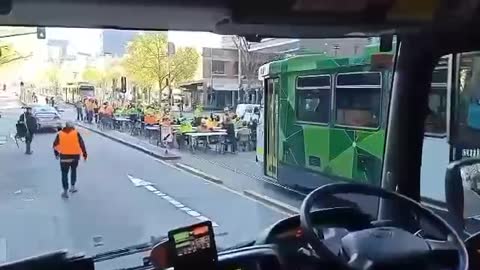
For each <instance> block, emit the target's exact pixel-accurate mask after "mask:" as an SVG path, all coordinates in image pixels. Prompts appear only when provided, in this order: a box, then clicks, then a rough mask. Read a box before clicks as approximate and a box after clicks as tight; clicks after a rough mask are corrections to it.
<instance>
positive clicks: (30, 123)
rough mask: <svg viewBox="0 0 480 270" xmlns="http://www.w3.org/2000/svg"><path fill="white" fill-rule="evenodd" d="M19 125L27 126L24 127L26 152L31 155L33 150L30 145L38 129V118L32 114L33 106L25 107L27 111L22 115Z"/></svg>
mask: <svg viewBox="0 0 480 270" xmlns="http://www.w3.org/2000/svg"><path fill="white" fill-rule="evenodd" d="M17 125H20V126H22V125H23V126H24V127H25V129H23V130H24V131H25V133H24V134H25V146H26V147H25V154H27V155H31V154H32V153H33V151H32V150H31V149H30V146H31V144H32V141H33V134H34V133H35V132H36V131H37V119H36V118H35V117H34V116H33V115H32V108H31V107H25V112H24V113H22V115H20V118H19V119H18V123H17ZM17 129H18V128H17Z"/></svg>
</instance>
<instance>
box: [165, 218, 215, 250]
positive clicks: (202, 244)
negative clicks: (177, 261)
mask: <svg viewBox="0 0 480 270" xmlns="http://www.w3.org/2000/svg"><path fill="white" fill-rule="evenodd" d="M173 239H174V241H175V250H176V252H177V256H179V257H180V256H185V255H189V254H192V253H196V252H198V251H201V250H203V249H209V248H210V247H211V245H210V235H209V228H208V226H206V225H202V226H199V227H194V228H191V230H188V231H185V232H178V233H176V234H174V235H173Z"/></svg>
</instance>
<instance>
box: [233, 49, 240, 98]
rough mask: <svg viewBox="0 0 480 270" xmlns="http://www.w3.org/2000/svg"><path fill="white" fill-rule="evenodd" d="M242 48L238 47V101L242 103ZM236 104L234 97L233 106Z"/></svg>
mask: <svg viewBox="0 0 480 270" xmlns="http://www.w3.org/2000/svg"><path fill="white" fill-rule="evenodd" d="M240 47H241V46H238V92H237V95H238V96H237V101H238V102H239V103H240V91H241V88H242V50H241V49H240ZM233 103H234V99H233V96H232V105H234V104H233Z"/></svg>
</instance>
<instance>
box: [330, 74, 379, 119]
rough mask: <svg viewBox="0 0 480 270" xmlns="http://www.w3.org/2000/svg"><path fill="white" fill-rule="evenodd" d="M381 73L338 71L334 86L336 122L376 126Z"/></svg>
mask: <svg viewBox="0 0 480 270" xmlns="http://www.w3.org/2000/svg"><path fill="white" fill-rule="evenodd" d="M381 95H382V74H381V73H380V72H355V73H340V74H338V75H337V83H336V87H335V117H336V124H337V125H341V126H351V127H361V128H378V127H379V125H380V104H381Z"/></svg>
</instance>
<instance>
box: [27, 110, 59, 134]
mask: <svg viewBox="0 0 480 270" xmlns="http://www.w3.org/2000/svg"><path fill="white" fill-rule="evenodd" d="M32 114H33V116H34V117H35V118H37V125H38V129H39V130H40V129H55V130H57V129H58V128H62V126H63V121H62V119H61V115H60V113H59V112H58V111H57V110H56V109H55V108H53V107H51V106H48V105H46V106H35V107H33V108H32Z"/></svg>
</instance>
